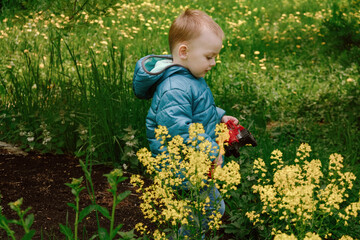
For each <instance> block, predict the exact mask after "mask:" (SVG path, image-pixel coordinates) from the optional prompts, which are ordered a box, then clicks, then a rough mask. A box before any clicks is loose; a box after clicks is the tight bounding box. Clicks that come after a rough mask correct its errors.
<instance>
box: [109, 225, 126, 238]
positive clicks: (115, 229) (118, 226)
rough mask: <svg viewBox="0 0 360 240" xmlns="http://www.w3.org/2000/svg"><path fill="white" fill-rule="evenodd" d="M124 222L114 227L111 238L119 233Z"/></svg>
mask: <svg viewBox="0 0 360 240" xmlns="http://www.w3.org/2000/svg"><path fill="white" fill-rule="evenodd" d="M123 225H124V224H119V225H117V226H116V228H114V231H113V232H112V234H111V236H110V239H113V238H114V237H115V235H116V234H117V232H119V231H120V229H121V228H122V226H123Z"/></svg>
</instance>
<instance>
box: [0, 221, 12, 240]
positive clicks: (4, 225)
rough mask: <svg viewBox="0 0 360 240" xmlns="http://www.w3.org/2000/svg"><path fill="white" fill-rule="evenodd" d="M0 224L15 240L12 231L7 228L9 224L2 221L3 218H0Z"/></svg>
mask: <svg viewBox="0 0 360 240" xmlns="http://www.w3.org/2000/svg"><path fill="white" fill-rule="evenodd" d="M1 224H2V226H1V227H2V228H3V229H4V230H5V231H6V233H7V235H8V236H10V237H11V239H13V240H16V238H15V236H14V233H13V232H12V231H11V229H10V228H9V225H7V223H6V222H4V220H1Z"/></svg>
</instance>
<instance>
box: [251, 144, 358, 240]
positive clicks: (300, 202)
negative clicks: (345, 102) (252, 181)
mask: <svg viewBox="0 0 360 240" xmlns="http://www.w3.org/2000/svg"><path fill="white" fill-rule="evenodd" d="M310 152H311V147H310V146H309V145H308V144H301V146H300V147H299V148H298V151H297V153H296V159H295V161H294V162H295V164H293V165H285V164H284V162H283V160H282V153H281V152H280V151H279V150H275V151H273V152H272V155H271V157H270V159H271V160H273V161H272V162H271V163H270V165H272V166H274V168H273V176H269V173H268V171H267V167H266V164H265V162H264V160H262V159H260V158H259V159H256V160H255V161H254V165H253V171H254V173H255V174H257V175H258V176H259V180H258V184H257V185H254V186H253V190H254V193H258V194H259V196H260V200H261V202H262V204H263V206H262V210H261V211H260V212H259V213H257V212H255V211H252V212H248V213H247V214H246V216H247V217H248V218H249V219H250V221H252V222H253V223H254V225H255V224H256V223H260V224H262V223H263V220H262V219H261V218H262V216H264V215H265V216H266V215H267V217H266V218H268V217H270V218H271V219H272V221H274V222H277V225H276V224H275V226H274V227H273V231H272V234H273V235H275V236H276V237H275V239H296V238H295V236H289V235H286V234H285V233H282V232H280V229H286V230H291V229H293V230H294V229H297V228H299V226H302V229H304V230H306V229H309V230H311V229H312V228H311V226H312V225H313V221H315V219H316V220H319V219H324V218H327V217H330V216H333V215H336V216H338V217H340V218H341V219H343V220H344V223H343V224H344V226H347V224H348V221H349V220H350V218H352V217H355V218H356V217H358V211H360V199H359V201H358V202H355V203H351V204H349V205H348V206H347V207H346V208H343V209H341V204H343V203H344V202H345V201H346V199H347V198H348V194H347V193H346V191H347V190H350V189H351V188H352V187H353V181H354V180H355V179H356V177H355V175H354V174H353V173H351V172H343V164H342V162H343V157H342V156H341V155H339V154H332V155H331V156H330V161H329V169H328V171H327V172H328V176H324V174H323V172H322V169H321V168H322V164H321V161H320V160H318V159H314V160H311V161H308V160H307V159H308V158H309V157H310ZM326 182H327V185H325V184H324V183H326ZM320 184H321V186H320ZM279 222H281V224H279ZM283 227H284V228H283ZM290 228H291V229H290ZM328 229H330V230H328V232H327V233H325V234H326V237H327V236H331V226H328ZM302 234H305V233H302ZM301 236H302V237H303V238H304V239H321V238H320V236H318V235H317V234H315V233H311V232H308V233H306V235H301Z"/></svg>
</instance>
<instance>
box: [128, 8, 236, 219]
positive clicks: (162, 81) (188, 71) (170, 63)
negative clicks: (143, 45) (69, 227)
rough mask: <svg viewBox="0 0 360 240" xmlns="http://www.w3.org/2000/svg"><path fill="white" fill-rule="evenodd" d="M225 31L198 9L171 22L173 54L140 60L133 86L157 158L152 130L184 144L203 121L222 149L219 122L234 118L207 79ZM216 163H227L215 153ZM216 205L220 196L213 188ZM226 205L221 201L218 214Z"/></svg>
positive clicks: (157, 148)
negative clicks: (162, 129)
mask: <svg viewBox="0 0 360 240" xmlns="http://www.w3.org/2000/svg"><path fill="white" fill-rule="evenodd" d="M223 39H224V32H223V31H222V29H221V28H220V26H219V25H218V24H217V23H215V21H214V20H213V19H211V17H209V16H208V15H207V14H206V13H204V12H202V11H199V10H189V9H188V10H186V11H185V12H184V13H182V14H181V15H180V16H179V17H177V18H176V19H175V20H174V22H173V23H172V25H171V27H170V31H169V46H170V51H171V54H172V55H171V56H170V55H149V56H146V57H143V58H142V59H140V60H139V61H138V62H137V64H136V67H135V73H134V78H133V88H134V92H135V95H136V96H137V97H139V98H144V99H150V98H152V104H151V107H150V109H149V111H148V115H147V118H146V129H147V132H146V134H147V138H148V140H149V143H150V150H151V152H152V154H153V155H154V156H156V155H157V154H159V153H160V152H161V151H162V150H161V149H160V147H161V144H160V142H159V141H158V140H156V137H155V132H154V130H155V129H156V128H157V127H158V126H159V125H161V126H166V127H167V129H168V131H169V134H170V135H171V136H172V137H174V136H176V135H180V136H181V137H183V138H184V140H185V142H186V140H187V139H188V137H189V134H188V130H189V126H190V125H191V124H192V123H201V124H202V125H203V126H204V130H205V134H204V135H203V136H204V137H205V138H206V139H207V140H209V141H210V142H211V144H212V146H213V147H216V148H218V144H217V143H216V140H215V138H216V136H215V127H216V124H218V123H220V122H227V121H228V120H234V123H235V124H237V123H238V120H237V119H236V118H235V117H231V116H227V115H225V111H224V110H222V109H221V108H218V107H216V106H215V102H214V98H213V95H212V93H211V91H210V89H209V87H208V85H207V84H206V82H205V80H204V78H203V77H204V76H205V75H206V73H207V72H208V71H210V70H211V69H212V68H213V67H214V66H215V64H216V60H215V59H216V56H217V55H218V54H219V53H220V50H221V48H222V41H223ZM215 152H216V153H214V154H216V155H217V156H216V160H215V163H216V164H217V165H219V166H221V165H222V164H223V156H222V155H221V154H219V151H215ZM210 198H212V201H218V200H219V198H220V194H219V192H218V190H217V189H215V191H214V194H213V196H210ZM224 211H225V204H224V202H223V200H221V204H220V209H219V212H220V213H221V214H223V213H224Z"/></svg>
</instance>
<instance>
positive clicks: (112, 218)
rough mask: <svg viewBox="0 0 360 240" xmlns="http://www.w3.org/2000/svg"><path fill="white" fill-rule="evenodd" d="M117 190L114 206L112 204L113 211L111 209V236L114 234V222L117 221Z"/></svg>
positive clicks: (114, 196)
mask: <svg viewBox="0 0 360 240" xmlns="http://www.w3.org/2000/svg"><path fill="white" fill-rule="evenodd" d="M116 200H117V199H116V191H115V193H114V195H113V206H112V211H111V223H110V238H111V236H112V232H113V229H114V222H115V207H116Z"/></svg>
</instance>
